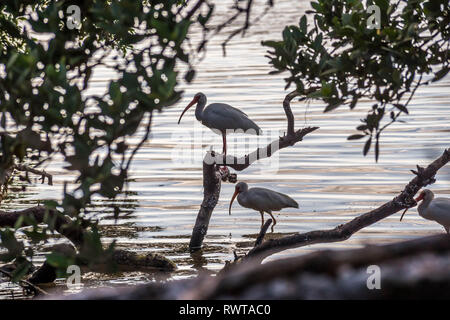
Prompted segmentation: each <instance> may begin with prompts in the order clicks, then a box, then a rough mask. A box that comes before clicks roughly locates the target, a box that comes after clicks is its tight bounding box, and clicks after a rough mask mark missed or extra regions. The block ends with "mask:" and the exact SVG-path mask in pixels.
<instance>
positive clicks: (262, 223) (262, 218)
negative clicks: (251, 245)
mask: <svg viewBox="0 0 450 320" xmlns="http://www.w3.org/2000/svg"><path fill="white" fill-rule="evenodd" d="M259 213H260V214H261V229H262V227H263V226H264V211H260V212H259Z"/></svg>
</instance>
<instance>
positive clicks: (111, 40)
mask: <svg viewBox="0 0 450 320" xmlns="http://www.w3.org/2000/svg"><path fill="white" fill-rule="evenodd" d="M70 5H78V6H79V7H80V13H81V27H80V28H79V29H77V28H72V29H71V28H69V27H68V24H67V19H68V17H69V16H70V14H69V13H67V9H68V7H69V6H70ZM203 6H204V7H205V9H206V11H205V12H207V15H205V16H200V15H198V13H197V12H196V11H194V12H192V11H189V10H190V8H188V7H187V6H186V3H185V1H179V0H164V1H143V2H141V1H131V0H120V1H119V0H108V1H102V0H91V1H46V0H35V1H12V0H8V1H2V3H1V4H0V129H1V130H0V132H1V133H0V153H1V157H0V171H1V172H4V171H5V170H7V169H8V168H10V167H11V166H12V165H13V164H14V163H21V162H24V161H27V162H29V163H30V162H31V163H32V164H33V165H35V166H37V165H42V164H43V163H44V162H46V161H49V160H50V159H52V158H53V157H54V156H55V155H60V156H62V157H63V158H64V160H65V162H66V163H67V166H66V169H67V170H70V171H72V172H74V173H75V174H76V175H77V179H76V186H75V190H73V191H72V190H71V191H67V190H66V188H65V189H64V195H63V200H62V201H61V202H60V203H57V202H55V201H52V202H47V203H46V205H47V206H48V207H49V208H56V209H58V210H59V211H61V212H62V213H63V214H65V215H68V216H70V217H72V218H73V223H74V224H75V225H76V224H81V222H80V214H87V213H88V212H87V210H88V208H89V204H90V202H91V199H92V197H93V196H95V195H100V196H103V197H107V198H114V197H116V196H117V195H118V194H119V193H120V192H121V191H122V189H123V187H124V184H125V183H126V181H127V178H128V169H129V166H130V163H131V161H132V158H133V156H134V154H135V153H136V151H137V148H139V147H140V146H141V145H142V144H139V145H138V146H137V147H135V146H130V145H129V144H128V140H129V137H131V136H133V135H135V133H136V131H137V129H138V127H139V126H140V125H141V124H142V123H143V122H144V123H145V122H146V121H150V119H151V115H152V114H153V113H155V112H157V111H161V110H163V109H164V108H165V107H167V106H170V105H173V104H174V103H175V102H177V101H178V100H179V98H180V94H181V92H180V91H179V90H177V88H176V87H177V84H178V83H177V75H178V71H177V70H178V69H180V68H178V69H176V67H177V66H178V65H179V64H180V63H181V64H185V65H187V66H188V68H186V69H187V70H188V72H187V73H186V74H185V75H182V77H181V78H183V76H184V79H186V81H187V82H190V81H192V79H193V77H194V75H195V71H194V69H193V66H192V65H191V63H190V56H189V54H188V52H185V51H184V49H183V48H184V47H185V46H183V43H184V42H185V40H186V36H187V33H188V30H189V28H190V26H191V25H192V24H194V23H198V24H199V25H200V26H201V27H202V28H206V27H205V24H206V22H207V21H208V20H209V18H210V17H211V14H212V12H213V6H212V5H209V4H207V3H204V4H202V5H201V6H199V7H198V9H197V11H199V10H200V9H201V8H202V7H203ZM186 17H187V18H186ZM21 21H22V22H26V29H24V28H23V24H21ZM30 31H32V32H30ZM44 38H45V39H46V40H45V41H44V40H42V39H44ZM38 39H39V40H38ZM107 56H108V59H109V60H107V59H106V58H107ZM111 58H112V61H111ZM99 65H102V66H104V67H108V68H111V69H113V70H114V71H115V73H116V74H117V78H116V79H115V80H111V81H110V82H109V85H108V88H107V92H106V93H105V94H88V93H87V90H86V89H87V88H88V86H89V84H90V79H91V76H92V70H93V68H94V67H96V66H99ZM7 122H8V123H7ZM149 130H150V126H149V125H148V126H147V131H149ZM147 137H148V132H147V134H146V135H145V138H147ZM115 214H116V215H118V212H115ZM27 219H29V218H27ZM19 222H20V221H18V225H17V228H19V227H20V226H21V224H22V222H20V223H19ZM46 222H47V224H48V225H47V226H46V227H41V226H39V227H38V226H37V224H36V222H34V223H33V222H29V224H31V225H33V227H31V228H29V229H27V230H26V231H25V235H26V236H27V237H28V238H30V239H31V241H32V242H36V243H37V242H40V241H45V239H46V236H47V231H50V232H52V231H53V230H54V220H53V221H52V220H51V219H47V221H46ZM14 234H15V233H14V230H11V229H4V230H1V233H0V236H1V243H0V244H1V245H2V246H3V247H5V248H7V249H8V254H6V255H4V256H2V257H1V258H2V260H12V259H13V258H16V257H21V256H22V255H24V254H25V253H24V250H25V248H24V246H23V244H22V242H21V241H18V240H17V239H16V238H15V235H14ZM84 241H85V245H84V246H83V247H82V248H81V251H80V255H81V256H80V258H81V259H83V260H86V261H87V262H88V263H100V262H102V263H103V262H105V261H107V260H108V259H109V257H110V256H111V252H112V248H113V244H112V245H111V246H110V247H109V248H108V249H103V247H102V244H101V241H100V236H99V234H98V232H97V231H96V228H95V225H94V226H93V227H92V229H91V231H90V232H87V233H86V234H85V236H84ZM50 260H51V263H53V264H55V265H57V266H65V264H64V263H63V262H62V261H61V259H60V257H57V256H56V255H54V256H51V259H50ZM25 269H26V265H25V264H24V266H23V267H22V269H21V270H22V271H23V270H25ZM22 271H20V275H22V274H23V272H22Z"/></svg>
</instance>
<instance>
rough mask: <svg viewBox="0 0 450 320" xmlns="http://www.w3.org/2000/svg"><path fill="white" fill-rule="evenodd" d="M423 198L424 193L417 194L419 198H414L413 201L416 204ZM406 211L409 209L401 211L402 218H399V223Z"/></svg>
mask: <svg viewBox="0 0 450 320" xmlns="http://www.w3.org/2000/svg"><path fill="white" fill-rule="evenodd" d="M424 196H425V193H423V192H422V193H421V194H419V196H418V197H417V198H415V199H414V200H415V201H416V202H419V201H420V200H423V197H424ZM408 209H409V208H406V209H405V211H403V213H402V216H401V217H400V221H402V219H403V216H404V215H405V213H406V211H408Z"/></svg>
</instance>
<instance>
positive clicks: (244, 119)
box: [201, 103, 261, 134]
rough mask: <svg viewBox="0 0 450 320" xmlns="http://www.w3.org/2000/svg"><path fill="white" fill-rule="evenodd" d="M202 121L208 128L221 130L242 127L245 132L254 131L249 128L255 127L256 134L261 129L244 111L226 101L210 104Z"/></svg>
mask: <svg viewBox="0 0 450 320" xmlns="http://www.w3.org/2000/svg"><path fill="white" fill-rule="evenodd" d="M201 122H202V124H203V125H205V126H207V127H208V128H211V129H217V130H220V131H224V130H227V129H228V130H230V129H231V130H237V129H242V130H244V132H245V133H252V132H248V130H249V129H253V131H254V132H253V133H255V134H256V133H258V132H259V131H260V130H261V129H260V128H259V127H258V125H256V123H254V122H253V121H252V120H250V119H249V118H248V116H247V115H246V114H245V113H244V112H242V111H240V110H239V109H236V108H233V107H232V106H230V105H228V104H225V103H212V104H210V105H208V106H207V107H206V108H205V109H204V110H203V112H202V114H201Z"/></svg>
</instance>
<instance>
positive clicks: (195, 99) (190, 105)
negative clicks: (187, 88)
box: [178, 97, 198, 124]
mask: <svg viewBox="0 0 450 320" xmlns="http://www.w3.org/2000/svg"><path fill="white" fill-rule="evenodd" d="M197 102H198V98H196V97H194V99H192V101H191V102H190V103H189V104H188V105H187V107H186V108H185V109H184V110H183V112H182V113H181V116H180V118H179V119H178V124H180V121H181V118H182V117H183V115H184V113H185V112H186V111H188V110H189V108H190V107H192V106H193V105H194V104H195V103H197Z"/></svg>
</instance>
